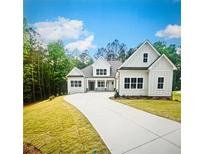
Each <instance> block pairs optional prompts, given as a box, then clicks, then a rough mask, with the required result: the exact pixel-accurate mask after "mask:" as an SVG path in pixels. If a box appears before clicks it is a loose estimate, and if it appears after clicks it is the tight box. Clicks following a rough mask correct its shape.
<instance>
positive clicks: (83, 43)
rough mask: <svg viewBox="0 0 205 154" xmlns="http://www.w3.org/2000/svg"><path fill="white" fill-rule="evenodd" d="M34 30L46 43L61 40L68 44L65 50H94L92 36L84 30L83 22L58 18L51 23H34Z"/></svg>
mask: <svg viewBox="0 0 205 154" xmlns="http://www.w3.org/2000/svg"><path fill="white" fill-rule="evenodd" d="M33 25H34V28H35V30H36V31H37V32H38V33H39V34H40V35H41V37H42V39H43V40H45V41H46V42H49V41H56V40H63V41H66V42H69V43H68V44H67V45H66V46H65V48H66V49H69V50H74V49H78V50H80V51H83V50H86V49H87V50H88V49H90V48H94V47H95V46H94V45H93V44H92V42H93V39H94V35H93V34H91V33H90V32H89V31H87V30H86V29H85V28H84V25H83V21H81V20H71V19H66V18H64V17H58V18H57V19H56V20H53V21H43V22H36V23H34V24H33Z"/></svg>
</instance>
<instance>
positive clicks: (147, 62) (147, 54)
mask: <svg viewBox="0 0 205 154" xmlns="http://www.w3.org/2000/svg"><path fill="white" fill-rule="evenodd" d="M145 54H147V57H145ZM148 57H149V54H148V53H143V63H148ZM145 59H146V60H147V61H146V62H145V61H144V60H145Z"/></svg>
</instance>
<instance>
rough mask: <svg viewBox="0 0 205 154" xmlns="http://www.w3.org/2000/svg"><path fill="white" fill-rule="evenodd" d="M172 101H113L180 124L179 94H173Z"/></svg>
mask: <svg viewBox="0 0 205 154" xmlns="http://www.w3.org/2000/svg"><path fill="white" fill-rule="evenodd" d="M172 99H173V100H161V99H158V100H154V99H136V98H131V97H130V98H117V99H114V100H116V101H117V102H120V103H122V104H125V105H128V106H131V107H134V108H137V109H140V110H143V111H146V112H150V113H153V114H155V115H158V116H161V117H165V118H168V119H171V120H175V121H178V122H181V94H180V93H177V92H173V97H172Z"/></svg>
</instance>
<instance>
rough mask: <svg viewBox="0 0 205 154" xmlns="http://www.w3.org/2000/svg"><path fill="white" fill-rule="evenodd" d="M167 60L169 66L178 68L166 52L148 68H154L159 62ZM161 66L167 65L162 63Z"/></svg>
mask: <svg viewBox="0 0 205 154" xmlns="http://www.w3.org/2000/svg"><path fill="white" fill-rule="evenodd" d="M163 60H164V62H166V63H167V64H169V66H170V67H171V69H172V70H176V69H177V68H176V66H175V65H174V64H173V63H172V62H171V60H169V58H168V57H167V56H166V55H165V54H162V56H160V57H159V58H158V59H157V60H156V61H155V62H154V63H153V64H152V65H150V66H149V68H148V70H152V69H154V68H155V67H157V64H159V63H160V62H161V61H163ZM161 66H163V67H165V65H164V64H163V65H162V64H161Z"/></svg>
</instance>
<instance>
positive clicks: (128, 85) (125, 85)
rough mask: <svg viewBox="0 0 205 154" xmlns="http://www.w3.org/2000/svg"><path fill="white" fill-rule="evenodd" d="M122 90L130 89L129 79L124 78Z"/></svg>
mask: <svg viewBox="0 0 205 154" xmlns="http://www.w3.org/2000/svg"><path fill="white" fill-rule="evenodd" d="M124 88H125V89H129V88H130V78H124Z"/></svg>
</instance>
